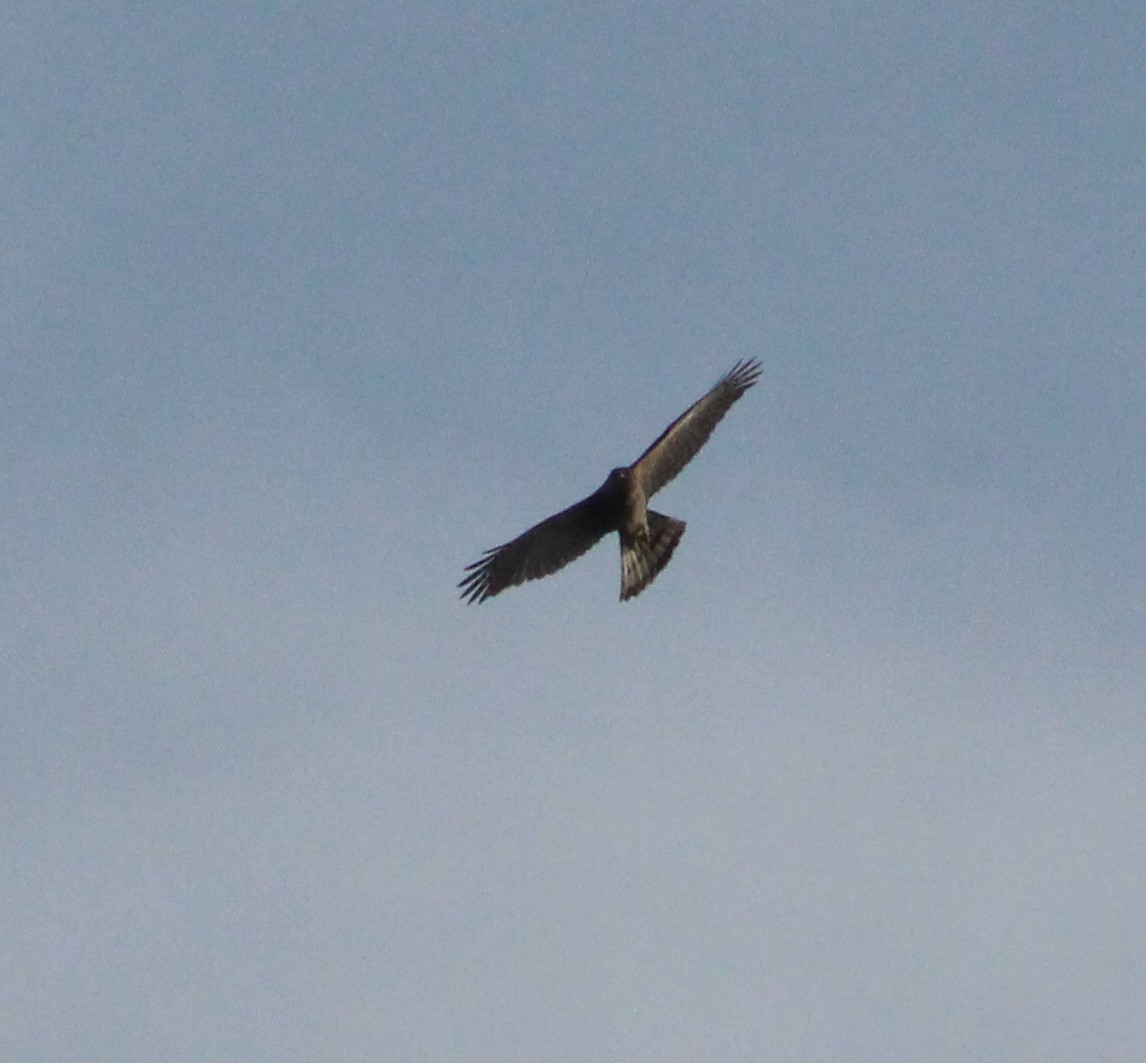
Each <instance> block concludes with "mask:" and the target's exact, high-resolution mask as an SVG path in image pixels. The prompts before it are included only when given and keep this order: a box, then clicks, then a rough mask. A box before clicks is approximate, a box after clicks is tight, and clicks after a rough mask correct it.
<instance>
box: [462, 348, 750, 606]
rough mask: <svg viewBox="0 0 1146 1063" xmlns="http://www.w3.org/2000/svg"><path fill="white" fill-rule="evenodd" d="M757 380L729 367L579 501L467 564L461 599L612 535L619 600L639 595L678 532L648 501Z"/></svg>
mask: <svg viewBox="0 0 1146 1063" xmlns="http://www.w3.org/2000/svg"><path fill="white" fill-rule="evenodd" d="M759 376H760V363H759V362H757V361H754V360H753V361H747V362H737V363H736V365H735V366H734V367H733V368H732V370H731V371H730V372H729V373H728V374H726V375H725V376H723V377H721V379H720V380H719V381H718V382H717V384H716V386H715V387H713V388H712V389H711V390H710V391H709V392H708V393H707V394H706V395H704V396H703V397H702V398H701V399H699V400H698V401H697V402H695V403H693V404H692V405H691V406H690V407H689V408H688V409H687V410H685V412H684V413H683V414H681V415H680V417H678V418H677V419H676V420H675V421H673V423H672V424H670V425H669V426H668V428H666V429H665V430H664V432H662V433H661V435H660V436H659V437H658V438H657V440H656V441H655V442H654V443H653V444H652V446H650V447H649V448H648V449H647V450H646V451H645V452H644V453H643V454H642V455H641V456H640V457H639V458H638V459H637V460H636V461H635V462H633V464H632V465H628V466H622V467H621V468H617V469H614V470H613V471H612V472H610V473H609V475H608V477H607V478H606V479H605V482H604V483H603V484H602V485H601V486H600V487H599V488H597V490H596V491H594V492H593V494H591V495H589V496H588V497H587V498H583V499H582V500H581V501H580V502H578V503H576V504H575V505H572V506H570V507H569V508H568V509H565V510H562V511H561V512H560V513H555V514H554V515H553V516H552V517H549V518H547V519H546V520H543V521H542V522H541V523H540V524H536V525H534V526H533V527H532V528H530V529H529V530H528V531H527V532H525V533H524V534H522V535H519V536H518V537H517V538H516V539H513V540H511V541H510V542H508V543H503V544H502V545H501V546H495V547H494V548H493V549H492V550H487V551H486V553H485V556H484V557H482V558H481V560H479V561H475V562H474V563H473V564H472V565H469V566H467V568H466V572H467V573H469V574H468V575H467V576H466V577H465V578H464V579H463V580H462V581H461V583H459V584H458V586H459V587H460V588H461V591H462V598H463V599H465V600H466V601H469V602H482V601H485V599H486V598H492V597H493V596H494V595H495V594H499V593H500V592H501V591H503V590H505V589H506V588H507V587H513V586H516V585H517V584H519V583H524V582H525V581H527V580H532V579H539V578H540V577H542V576H548V575H549V574H550V573H552V572H556V571H557V570H558V569H559V568H563V567H564V566H565V565H567V564H569V562H570V561H573V560H575V559H576V558H578V557H580V556H581V555H582V554H583V553H585V552H586V551H587V550H588V549H589V548H590V547H592V546H594V545H595V544H596V543H597V542H598V541H599V540H600V539H601V538H603V537H604V536H605V535H607V534H608V533H609V532H612V531H615V532H617V535H618V537H619V538H620V541H621V601H627V600H628V599H629V598H633V597H635V596H636V595H638V594H640V593H641V591H643V590H644V589H645V588H646V587H647V586H648V585H649V584H650V583H652V581H653V580H654V579H656V577H657V575H658V574H659V573H660V572H661V570H662V569H663V568H664V567H665V565H667V564H668V563H669V560H670V559H671V558H672V555H673V551H674V550H675V549H676V547H677V544H678V543H679V542H680V539H681V536H682V535H684V529H685V522H684V521H682V520H676V519H675V518H673V517H666V516H665V515H664V514H662V513H656V512H654V511H653V510H651V509H649V508H648V500H649V499H650V498H651V497H652V496H653V495H654V494H655V493H656V492H657V491H659V490H660V489H661V488H662V487H664V485H665V484H667V483H668V482H669V481H670V480H671V479H672V478H673V477H674V476H676V474H677V473H678V472H680V470H681V469H683V468H684V466H685V465H687V464H688V462H689V461H691V460H692V458H693V456H694V455H695V454H696V452H697V451H698V450H700V448H701V447H702V446H704V444H705V442H706V441H707V440H708V437H709V436H710V435H711V434H712V430H713V429H714V428H715V427H716V425H717V424H719V422H720V420H721V419H722V418H723V417H724V415H725V414H726V413H727V412H728V410H729V408H730V407H731V406H732V404H733V403H734V402H736V400H737V399H739V398H740V396H741V395H743V394H744V392H745V391H747V390H748V389H749V388H750V387H752V386H753V385H754V384H755V383H756V381H757V379H758V378H759Z"/></svg>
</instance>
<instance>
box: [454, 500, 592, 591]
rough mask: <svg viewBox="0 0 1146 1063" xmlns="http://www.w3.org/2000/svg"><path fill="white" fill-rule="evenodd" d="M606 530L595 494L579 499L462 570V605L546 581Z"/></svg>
mask: <svg viewBox="0 0 1146 1063" xmlns="http://www.w3.org/2000/svg"><path fill="white" fill-rule="evenodd" d="M612 530H613V525H612V524H611V523H610V522H609V521H608V520H607V519H606V518H605V514H604V513H603V510H602V506H601V503H600V500H599V496H598V494H592V495H590V496H589V497H588V498H583V499H581V501H580V502H578V503H576V505H572V506H570V507H569V508H568V509H563V510H562V511H561V512H560V513H555V514H554V515H553V516H552V517H548V518H547V519H545V520H543V521H542V522H541V523H540V524H535V525H534V526H533V527H532V528H530V529H529V531H527V532H523V533H522V534H521V535H519V536H518V537H517V538H516V539H513V540H512V541H511V542H508V543H503V544H502V545H501V546H495V547H493V549H491V550H487V551H486V552H485V556H484V557H482V559H481V560H480V561H475V562H474V563H473V564H472V565H467V566H466V572H468V573H469V575H468V576H466V577H465V579H463V580H462V581H461V583H459V584H458V587H460V588H461V592H462V599H463V600H464V601H467V602H484V601H485V600H486V598H492V597H493V596H494V595H495V594H500V593H501V592H502V591H503V590H505V589H506V588H507V587H516V586H517V585H518V584H519V583H525V582H526V580H531V579H540V578H541V577H542V576H548V575H550V574H551V573H553V572H556V571H557V570H558V569H559V568H564V567H565V566H566V565H567V564H569V562H570V561H576V560H577V558H579V557H580V556H581V555H582V554H583V553H585V552H586V551H587V550H588V549H589V548H590V547H591V546H593V545H595V544H596V543H597V541H598V540H599V539H600V538H601V537H602V536H603V535H605V533H606V532H609V531H612Z"/></svg>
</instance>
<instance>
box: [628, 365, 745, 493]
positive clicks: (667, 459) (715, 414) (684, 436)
mask: <svg viewBox="0 0 1146 1063" xmlns="http://www.w3.org/2000/svg"><path fill="white" fill-rule="evenodd" d="M759 377H760V363H759V362H758V361H756V359H754V358H753V359H750V360H749V361H744V362H737V363H736V364H735V365H734V366H733V367H732V369H731V370H729V371H728V372H727V373H725V375H724V376H722V377H721V378H720V379H719V380H718V381H717V382H716V384H715V386H714V387H713V388H712V389H711V390H710V391H709V392H708V393H707V394H706V395H704V396H702V397H701V398H700V399H698V400H697V401H696V402H694V403H693V404H692V405H691V406H690V407H689V408H688V409H687V410H685V411H684V413H682V414H681V415H680V416H679V417H678V418H677V419H676V420H675V421H673V423H672V424H670V425H669V426H668V428H666V429H665V430H664V431H663V432H662V433H661V434H660V436H658V437H657V439H656V441H655V442H654V443H653V444H652V446H650V447H649V449H648V450H646V451H645V452H644V453H643V454H642V455H641V456H640V457H639V458H637V460H636V461H635V462H634V463H633V466H632V468H633V471H634V472H635V473H636V474H637V476H638V478H639V480H640V483H641V486H642V487H643V488H644V491H645V496H646V497H647V498H652V497H653V495H654V494H656V492H657V491H659V490H660V489H661V488H662V487H664V485H665V484H667V483H668V482H669V481H670V480H671V479H672V478H673V477H674V476H676V474H677V473H678V472H680V470H681V469H683V468H684V467H685V466H686V465H687V464H688V463H689V462H690V461H692V459H693V458H694V457H695V456H696V452H697V451H698V450H700V448H701V447H703V446H704V444H705V443H707V442H708V437H709V436H710V435H712V430H713V429H714V428H715V427H716V426H717V425H718V424H719V423H720V422H721V420H722V419H723V418H724V415H725V414H726V413H727V412H728V411H729V409H731V407H732V404H733V403H734V402H735V401H736V400H737V399H739V398H740V396H741V395H743V394H744V392H746V391H747V390H748V389H749V388H750V387H752V385H753V384H755V383H756V381H757V379H759Z"/></svg>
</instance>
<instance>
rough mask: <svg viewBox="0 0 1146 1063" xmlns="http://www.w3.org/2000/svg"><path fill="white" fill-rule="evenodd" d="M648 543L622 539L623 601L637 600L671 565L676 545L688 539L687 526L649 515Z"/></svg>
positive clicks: (624, 537) (659, 515)
mask: <svg viewBox="0 0 1146 1063" xmlns="http://www.w3.org/2000/svg"><path fill="white" fill-rule="evenodd" d="M647 518H648V523H649V535H648V538H647V539H634V538H631V537H628V536H624V535H622V536H621V601H622V602H627V601H628V600H629V599H630V598H635V597H636V596H637V595H638V594H640V593H641V591H643V590H644V589H645V588H646V587H647V586H648V585H649V584H650V583H652V581H653V580H654V579H656V578H657V576H658V574H659V573H660V570H661V569H662V568H664V567H665V565H667V564H668V563H669V560H670V559H671V558H672V552H673V551H674V550H675V549H676V544H677V543H679V542H680V537H681V536H682V535H684V528H685V523H684V521H683V520H676V519H674V518H673V517H666V516H665V515H664V514H663V513H654V512H653V511H652V510H651V509H650V510H649V511H648V513H647Z"/></svg>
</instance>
